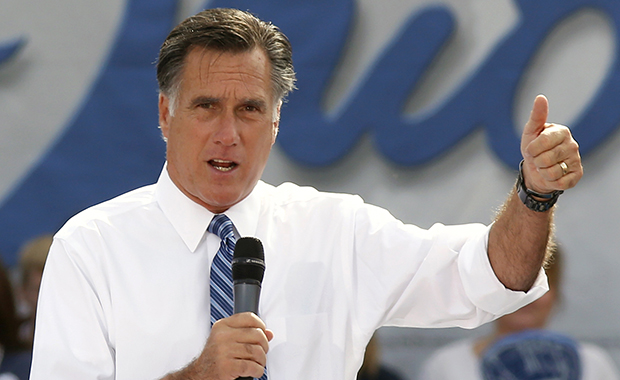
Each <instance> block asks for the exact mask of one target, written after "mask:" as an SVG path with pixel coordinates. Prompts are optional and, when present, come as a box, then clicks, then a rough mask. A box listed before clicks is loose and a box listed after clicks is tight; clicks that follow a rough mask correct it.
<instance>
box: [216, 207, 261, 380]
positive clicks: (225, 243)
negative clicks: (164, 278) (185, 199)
mask: <svg viewBox="0 0 620 380" xmlns="http://www.w3.org/2000/svg"><path fill="white" fill-rule="evenodd" d="M207 231H209V232H211V233H213V234H216V235H217V236H219V238H220V239H221V240H222V242H221V243H220V249H219V250H218V251H217V253H216V254H215V257H214V258H213V262H212V263H211V326H213V324H214V323H215V322H216V321H217V320H219V319H222V318H226V317H229V316H231V315H232V314H233V280H232V259H233V253H234V251H235V243H236V242H237V239H236V238H235V234H234V233H233V224H232V221H231V220H230V219H228V217H227V216H226V215H224V214H218V215H215V216H214V217H213V220H212V221H211V223H210V224H209V227H208V228H207ZM240 379H241V378H240ZM243 379H246V378H243ZM247 379H249V377H248V378H247ZM237 380H239V379H237ZM260 380H267V369H265V373H264V374H263V376H261V378H260Z"/></svg>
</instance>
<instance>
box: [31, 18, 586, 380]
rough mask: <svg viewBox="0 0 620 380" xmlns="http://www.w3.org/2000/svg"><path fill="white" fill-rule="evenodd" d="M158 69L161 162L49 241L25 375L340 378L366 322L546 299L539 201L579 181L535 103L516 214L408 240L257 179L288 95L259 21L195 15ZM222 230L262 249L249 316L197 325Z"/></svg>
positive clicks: (360, 346)
mask: <svg viewBox="0 0 620 380" xmlns="http://www.w3.org/2000/svg"><path fill="white" fill-rule="evenodd" d="M157 69H158V80H159V85H160V91H161V93H160V97H159V118H160V126H161V130H162V133H163V136H164V138H165V140H166V141H167V163H166V165H165V166H164V170H163V171H162V173H161V176H160V178H159V180H158V182H157V184H155V185H151V186H147V187H144V188H141V189H138V190H135V191H133V192H130V193H128V194H125V195H122V196H120V197H118V198H116V199H114V200H111V201H108V202H104V203H103V204H101V205H98V206H95V207H93V208H91V209H89V210H86V211H84V212H82V213H80V214H78V215H77V216H75V217H74V218H72V219H71V220H70V221H69V222H68V223H67V224H66V225H65V226H64V227H63V228H62V229H61V230H60V231H59V232H58V234H57V235H56V237H55V240H54V243H53V246H52V249H51V251H50V256H49V259H48V263H47V265H46V269H45V274H44V278H43V283H42V290H41V295H40V306H39V315H38V320H37V331H36V337H35V351H34V363H33V375H32V377H31V379H33V380H38V379H46V380H47V379H69V378H70V379H81V380H82V379H84V380H88V379H131V380H136V379H158V378H163V379H168V380H170V379H235V378H237V377H240V376H243V377H247V376H252V377H261V376H263V374H264V373H266V375H268V377H269V378H270V379H272V380H277V379H293V378H303V379H354V378H355V374H356V372H357V370H358V368H359V366H360V364H361V362H362V358H363V353H364V348H365V346H366V344H367V343H368V341H369V340H370V338H371V336H372V334H373V332H374V331H375V330H376V329H377V328H378V327H380V326H383V325H398V326H415V327H443V326H462V327H475V326H478V325H480V324H482V323H485V322H488V321H491V320H493V319H495V318H497V317H499V316H500V315H503V314H506V313H509V312H512V311H514V310H516V309H517V308H519V307H521V306H523V305H525V304H527V303H529V302H531V301H533V300H534V299H536V298H537V297H539V296H540V295H542V294H543V293H544V291H545V290H546V282H545V277H544V273H543V272H542V271H541V265H542V263H543V260H544V258H545V250H546V245H547V241H548V239H549V235H550V230H551V217H552V211H551V208H550V205H552V204H553V203H554V202H555V200H556V199H557V196H558V192H557V191H558V190H565V189H568V188H570V187H572V186H574V185H575V184H576V183H577V182H578V181H579V179H580V178H581V176H582V168H581V159H580V157H579V153H578V147H577V144H576V143H575V141H574V140H573V139H572V137H571V135H570V132H569V130H568V129H567V128H566V127H563V126H558V125H553V124H547V123H546V117H547V108H548V105H547V101H546V99H545V98H544V97H542V96H541V97H538V98H537V99H536V101H535V103H534V108H533V110H532V115H531V118H530V120H529V122H528V123H527V125H526V127H525V130H524V133H523V139H522V152H523V156H524V163H523V165H522V173H523V176H524V181H520V182H519V183H520V184H521V186H520V188H521V191H520V192H521V193H522V194H523V199H524V202H522V201H521V200H520V199H519V198H518V196H517V194H516V193H513V194H511V195H510V197H509V199H508V201H507V202H506V204H505V207H504V209H503V211H502V212H501V213H500V215H499V216H498V218H497V220H496V221H495V222H494V223H493V224H492V226H490V227H487V226H482V225H477V224H476V225H463V226H449V227H447V226H443V225H440V224H438V225H435V226H433V227H432V228H431V229H429V230H422V229H420V228H417V227H415V226H412V225H404V224H403V223H401V222H400V221H398V220H396V219H394V218H393V217H392V216H391V215H390V214H389V213H388V212H387V211H385V210H382V209H379V208H377V207H374V206H371V205H367V204H364V203H363V202H362V200H361V199H360V198H359V197H356V196H351V195H344V194H326V193H320V192H318V191H316V190H314V189H311V188H301V187H298V186H296V185H293V184H284V185H281V186H279V187H273V186H270V185H267V184H265V183H263V182H261V181H259V178H260V176H261V173H262V171H263V169H264V167H265V165H266V162H267V158H268V155H269V152H270V150H271V147H272V145H273V144H274V142H275V139H276V135H277V132H278V126H279V114H280V106H281V104H282V100H283V98H284V97H285V96H286V94H287V93H288V92H289V91H291V90H292V89H293V87H294V72H293V67H292V60H291V47H290V45H289V42H288V40H287V39H286V37H285V36H284V35H283V34H282V33H281V32H280V31H279V30H278V29H277V28H276V27H275V26H273V25H271V24H268V23H264V22H262V21H260V20H258V19H256V18H255V17H253V16H251V15H250V14H248V13H246V12H241V11H238V10H230V9H215V10H207V11H204V12H201V13H199V14H198V15H196V16H193V17H191V18H189V19H187V20H185V21H184V22H182V23H181V24H180V25H179V26H177V27H176V28H175V29H174V30H173V31H172V32H171V33H170V35H169V36H168V38H167V40H166V42H164V44H163V46H162V49H161V52H160V57H159V62H158V67H157ZM525 188H527V189H529V190H527V191H532V190H533V191H535V192H536V193H531V192H530V193H527V192H526V190H525ZM526 203H527V206H526ZM222 214H225V215H226V217H227V218H228V219H230V220H231V221H232V223H233V225H234V227H231V226H230V224H228V222H227V221H226V219H222V216H221V215H222ZM214 215H215V216H214ZM212 220H214V221H215V222H212ZM222 220H224V221H222ZM225 224H226V225H227V226H228V228H229V232H228V234H222V238H219V237H218V236H216V235H215V233H218V234H219V233H220V232H221V230H222V229H223V228H220V227H221V226H223V225H225ZM205 230H208V232H207V231H205ZM231 231H232V232H231ZM231 235H234V236H235V237H240V236H256V237H258V238H259V239H260V240H261V241H262V243H263V245H264V247H265V262H266V266H267V269H266V271H265V278H264V281H263V288H262V295H261V303H260V306H259V313H258V314H259V315H260V317H259V316H257V315H255V314H253V313H240V314H236V315H232V316H226V315H224V316H223V318H222V319H219V320H218V318H217V317H215V318H213V321H214V324H213V326H212V327H211V326H210V323H209V319H210V318H211V317H210V315H211V313H212V312H213V313H218V312H219V311H220V309H221V308H223V306H221V304H220V303H218V302H219V301H220V298H222V297H218V296H213V297H212V296H210V294H211V293H210V289H211V287H213V286H216V285H217V284H216V285H214V284H211V285H210V280H209V277H211V279H212V280H214V279H216V281H214V282H217V281H219V279H220V277H218V276H219V274H216V273H215V272H213V274H211V275H209V273H210V268H211V269H212V270H213V267H215V264H214V265H213V267H212V265H211V263H212V261H213V262H215V261H216V260H219V259H218V258H220V257H221V256H220V252H222V251H225V250H226V249H227V247H229V244H231V243H230V240H234V239H233V238H231V237H230V236H231ZM217 286H219V285H217ZM267 352H269V353H267ZM265 368H266V369H265ZM263 378H264V377H263Z"/></svg>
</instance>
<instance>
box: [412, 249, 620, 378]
mask: <svg viewBox="0 0 620 380" xmlns="http://www.w3.org/2000/svg"><path fill="white" fill-rule="evenodd" d="M563 256H564V253H563V252H562V250H561V249H560V247H558V246H557V245H554V246H553V260H551V261H550V263H549V265H548V266H547V267H546V268H545V271H546V274H547V278H548V281H549V291H548V292H547V293H546V294H545V295H543V296H542V297H541V298H539V299H538V300H536V301H534V302H532V303H531V304H529V305H527V306H525V307H523V308H521V309H519V310H517V311H515V312H514V313H512V314H508V315H505V316H503V317H501V318H499V319H498V320H497V321H495V323H494V331H493V332H492V334H491V335H488V336H485V337H482V338H478V339H465V340H459V341H456V342H454V343H451V344H449V345H447V346H445V347H443V348H440V349H439V350H437V351H436V352H435V353H434V354H433V355H432V356H431V357H430V359H429V360H427V362H426V363H425V365H424V367H423V368H422V376H421V377H420V379H421V380H482V379H483V376H482V369H481V367H482V366H481V362H480V361H481V358H482V356H483V355H484V353H485V352H486V351H487V350H488V349H489V348H490V347H491V346H492V345H493V344H494V343H495V342H497V341H498V340H500V339H502V338H505V337H508V336H510V335H513V334H516V333H520V332H523V331H527V330H543V329H545V328H546V326H547V323H548V322H549V319H550V317H551V315H552V312H553V311H554V309H555V308H556V306H557V305H558V302H559V301H560V299H561V272H562V265H563V260H564V258H563ZM577 350H578V354H579V358H580V361H581V369H582V377H581V378H582V380H620V376H619V374H618V370H617V368H616V366H615V365H614V362H613V360H612V359H611V357H610V356H609V355H608V354H607V353H606V352H605V351H604V350H603V349H602V348H600V347H598V346H596V345H593V344H590V343H583V342H580V343H578V345H577Z"/></svg>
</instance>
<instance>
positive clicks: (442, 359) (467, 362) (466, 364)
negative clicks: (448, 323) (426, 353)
mask: <svg viewBox="0 0 620 380" xmlns="http://www.w3.org/2000/svg"><path fill="white" fill-rule="evenodd" d="M473 345H474V341H473V340H471V339H464V340H457V341H455V342H452V343H450V344H448V345H446V346H443V347H441V348H439V349H437V350H436V351H435V352H433V354H431V356H430V357H429V358H428V359H427V360H426V362H425V363H424V365H423V367H422V376H421V377H420V378H421V379H423V380H440V379H452V378H454V377H453V375H457V376H459V378H461V379H476V378H479V375H478V373H477V368H478V358H477V357H476V356H475V354H474V351H473ZM477 376H478V377H477Z"/></svg>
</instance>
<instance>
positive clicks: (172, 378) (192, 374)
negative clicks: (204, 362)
mask: <svg viewBox="0 0 620 380" xmlns="http://www.w3.org/2000/svg"><path fill="white" fill-rule="evenodd" d="M206 379H207V377H206V370H205V369H204V368H201V366H200V362H199V361H198V360H194V361H192V362H191V363H190V364H188V365H187V366H186V367H185V368H183V369H180V370H178V371H176V372H171V373H169V374H167V375H166V376H164V377H162V378H161V379H160V380H206Z"/></svg>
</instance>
